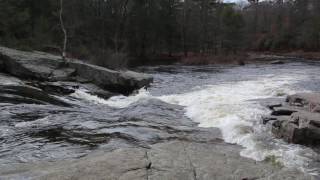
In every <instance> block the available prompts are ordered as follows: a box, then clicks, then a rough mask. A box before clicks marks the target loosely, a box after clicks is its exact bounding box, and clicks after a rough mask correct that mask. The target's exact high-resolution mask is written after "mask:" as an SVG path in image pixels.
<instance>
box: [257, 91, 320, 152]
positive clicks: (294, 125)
mask: <svg viewBox="0 0 320 180" xmlns="http://www.w3.org/2000/svg"><path fill="white" fill-rule="evenodd" d="M269 107H270V105H269ZM319 107H320V93H298V94H294V95H290V96H288V97H287V99H286V104H281V105H279V104H276V105H275V106H274V107H273V108H271V110H272V112H271V116H269V117H263V119H262V120H263V122H264V123H266V124H267V123H271V124H272V132H273V134H274V135H275V136H276V137H278V138H283V139H284V140H286V141H287V142H289V143H296V144H303V145H311V146H314V145H320V113H319V109H320V108H319Z"/></svg>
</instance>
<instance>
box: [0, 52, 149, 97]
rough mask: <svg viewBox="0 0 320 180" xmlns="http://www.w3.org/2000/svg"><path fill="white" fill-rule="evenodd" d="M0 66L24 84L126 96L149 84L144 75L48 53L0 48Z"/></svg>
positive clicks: (3, 70)
mask: <svg viewBox="0 0 320 180" xmlns="http://www.w3.org/2000/svg"><path fill="white" fill-rule="evenodd" d="M0 66H1V67H0V71H2V72H5V73H8V74H10V75H13V76H15V77H18V78H21V79H25V80H37V81H41V82H44V81H45V82H55V81H71V82H87V83H92V84H95V85H97V86H99V87H100V88H102V89H104V90H108V91H111V92H115V93H121V94H126V95H127V94H130V93H132V92H133V91H134V90H136V89H140V88H142V87H146V86H148V85H149V84H150V83H151V82H152V81H153V78H152V77H151V76H150V75H147V74H142V73H136V72H133V71H127V70H126V71H115V70H111V69H107V68H104V67H100V66H96V65H92V64H88V63H85V62H82V61H79V60H76V59H66V60H63V59H62V58H61V57H60V56H55V55H52V54H48V53H43V52H38V51H34V52H24V51H19V50H15V49H10V48H6V47H1V46H0Z"/></svg>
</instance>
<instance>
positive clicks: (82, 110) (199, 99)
mask: <svg viewBox="0 0 320 180" xmlns="http://www.w3.org/2000/svg"><path fill="white" fill-rule="evenodd" d="M138 70H139V71H142V72H146V73H150V74H152V75H153V76H154V79H155V81H154V83H153V84H152V85H151V87H149V88H148V90H144V89H142V90H140V91H139V92H137V93H136V94H135V95H132V96H129V97H125V96H116V97H112V98H111V99H109V100H105V99H101V98H99V97H96V96H93V95H90V94H89V93H88V92H86V90H85V89H80V90H76V92H75V93H74V94H72V95H70V96H65V97H59V98H61V99H63V100H65V101H67V102H69V103H73V104H75V105H76V106H75V107H74V108H62V107H54V106H49V105H48V106H39V105H38V106H36V105H23V104H20V105H11V104H0V108H1V113H0V120H1V121H0V142H1V147H0V168H1V166H9V165H14V164H16V163H25V162H35V161H39V160H47V161H51V160H52V161H54V160H59V159H66V158H78V157H81V156H85V155H87V154H88V153H90V152H92V151H99V150H103V149H104V148H110V146H108V145H106V144H107V143H105V142H104V141H99V138H97V137H96V136H95V133H97V134H98V133H99V132H100V131H101V126H103V119H104V118H106V117H108V119H112V118H114V119H116V118H117V116H118V115H119V114H117V111H116V110H117V109H121V108H125V107H128V106H130V104H132V103H135V102H138V101H139V100H141V99H148V98H156V99H160V100H162V101H165V102H167V103H170V104H177V105H182V106H184V107H185V114H186V116H188V117H189V118H190V119H192V120H193V121H196V122H198V123H199V126H201V127H217V128H219V129H220V130H221V132H222V135H223V139H224V140H225V141H226V142H229V143H235V144H239V145H241V146H243V147H244V148H243V150H242V151H241V155H242V156H245V157H248V158H252V159H255V160H257V161H262V160H264V159H265V158H267V157H270V156H272V157H275V158H276V159H277V161H279V162H281V163H282V164H284V165H285V166H288V167H296V168H299V169H301V170H303V171H305V172H307V173H310V174H318V173H319V172H320V165H319V163H320V158H319V154H318V153H316V152H315V150H314V149H310V148H308V147H305V146H300V145H293V144H287V143H285V142H283V141H282V140H279V139H275V138H274V137H273V136H272V134H271V133H270V129H269V128H270V127H268V126H264V125H262V124H261V116H263V115H266V114H268V113H269V110H268V109H267V108H266V107H264V106H263V103H264V102H265V101H267V99H270V98H273V99H274V98H276V99H282V98H284V97H285V96H286V95H288V94H293V93H296V92H317V91H320V64H318V63H316V62H308V63H305V62H304V63H302V62H298V61H297V62H291V63H286V64H283V65H267V64H260V65H247V66H223V67H222V66H178V65H177V66H175V65H170V66H157V67H141V68H139V69H138ZM0 81H2V82H1V83H19V82H17V80H15V79H9V78H7V79H6V78H2V79H1V78H0ZM264 100H265V101H264ZM66 112H67V113H66ZM93 117H94V118H93ZM58 122H59V123H58ZM61 124H64V125H65V126H64V127H63V128H64V129H68V128H69V129H72V130H73V131H72V133H67V132H68V131H67V132H66V133H65V134H63V135H60V134H59V133H61V131H60V129H59V128H61ZM55 126H56V128H52V127H55ZM46 127H50V129H46ZM77 128H78V129H79V132H81V133H83V131H81V130H83V129H84V128H89V129H91V131H90V133H88V134H86V138H83V136H84V135H83V134H82V135H79V134H77V133H75V132H77V131H75V129H76V130H77ZM30 129H32V130H30ZM34 129H36V131H35V130H34ZM52 137H54V138H52ZM91 141H92V142H91ZM75 142H76V143H75Z"/></svg>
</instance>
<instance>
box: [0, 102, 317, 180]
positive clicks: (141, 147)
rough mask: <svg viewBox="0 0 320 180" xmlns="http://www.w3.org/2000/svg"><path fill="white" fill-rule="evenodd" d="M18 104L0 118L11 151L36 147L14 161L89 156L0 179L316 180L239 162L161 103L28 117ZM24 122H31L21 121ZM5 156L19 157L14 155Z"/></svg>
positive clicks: (20, 169) (233, 149) (213, 136)
mask: <svg viewBox="0 0 320 180" xmlns="http://www.w3.org/2000/svg"><path fill="white" fill-rule="evenodd" d="M17 106H21V105H16V106H6V107H2V106H0V108H1V111H6V112H9V113H8V114H7V115H2V117H1V116H0V118H1V121H0V123H2V125H3V123H5V121H4V120H7V119H10V123H9V124H15V128H18V129H19V131H18V133H19V134H18V135H13V134H10V135H8V136H9V137H8V138H7V146H9V147H10V146H11V144H10V143H12V146H15V148H19V146H16V143H18V144H25V142H28V143H29V144H30V143H31V144H30V146H28V147H24V151H19V153H20V154H18V155H16V156H18V157H21V156H23V157H24V158H28V157H29V156H32V157H34V156H33V155H34V151H36V152H37V155H38V156H39V157H40V158H41V160H43V159H42V158H43V157H46V156H44V155H43V154H41V153H40V152H39V148H40V149H44V150H46V149H48V147H51V146H53V145H55V146H54V150H55V151H57V152H59V154H61V153H62V152H61V150H63V152H70V151H71V152H73V151H74V154H75V153H79V151H80V150H81V149H79V146H80V147H82V148H83V150H82V151H84V152H86V153H88V151H89V150H88V148H86V147H90V150H91V153H90V154H89V155H87V156H85V157H83V156H84V155H83V154H80V155H79V157H78V159H69V160H68V157H63V158H62V159H63V160H60V161H56V162H38V163H28V164H22V165H21V164H20V165H14V166H6V167H3V165H2V166H1V168H0V179H4V180H5V179H46V180H51V179H52V180H54V179H61V180H64V179H65V180H67V179H79V180H81V179H83V180H86V179H106V180H113V179H119V180H120V179H121V180H126V179H127V180H133V179H136V180H141V179H149V180H162V179H179V180H180V179H181V180H206V179H207V180H211V179H217V180H220V179H221V180H229V179H230V180H234V179H240V180H246V179H259V180H267V179H274V180H282V179H288V180H289V179H301V180H313V179H314V178H313V177H310V176H308V175H304V174H303V173H301V172H299V171H297V170H294V169H288V168H285V167H282V166H279V165H274V164H272V163H270V162H267V161H266V162H256V161H254V160H250V159H247V158H244V157H241V156H240V153H239V151H240V149H241V147H239V146H237V145H232V144H228V143H225V142H223V141H222V140H221V135H220V131H219V130H218V129H216V128H200V127H197V123H194V122H193V121H191V120H190V119H188V118H187V117H186V116H185V115H184V110H183V107H181V106H178V105H171V104H167V103H164V102H162V101H160V100H156V99H148V100H147V99H145V100H140V101H139V102H136V103H134V104H132V105H130V106H129V107H126V108H122V109H115V108H110V107H107V106H101V105H99V106H96V107H94V105H92V106H91V108H92V109H91V108H88V107H85V108H82V107H72V108H62V107H54V106H42V105H38V106H33V105H24V109H23V111H22V110H21V108H19V107H17ZM18 110H19V111H18ZM35 112H37V113H35ZM53 112H54V113H53ZM28 114H29V115H35V114H37V117H34V119H32V116H27V115H28ZM16 116H18V117H20V118H15V117H16ZM21 117H24V118H26V121H24V122H21V119H23V118H21ZM2 120H3V121H2ZM15 121H17V122H15ZM8 131H9V132H10V130H8ZM22 134H24V135H23V136H22ZM21 136H22V137H23V138H21ZM46 139H47V140H46ZM42 141H44V142H45V143H44V144H43V143H41V142H42ZM57 144H61V146H57ZM9 147H8V148H9ZM30 148H34V150H33V151H31V150H32V149H30ZM49 149H50V148H49ZM3 150H4V151H9V152H10V151H12V150H8V149H3ZM27 150H28V151H27ZM29 151H31V152H30V154H28V153H27V152H29ZM44 153H47V152H44ZM51 153H53V152H52V151H51ZM62 154H63V153H62ZM70 154H72V153H70ZM6 155H7V156H8V157H7V158H13V159H14V156H13V155H11V154H10V153H7V154H6ZM66 159H67V160H66Z"/></svg>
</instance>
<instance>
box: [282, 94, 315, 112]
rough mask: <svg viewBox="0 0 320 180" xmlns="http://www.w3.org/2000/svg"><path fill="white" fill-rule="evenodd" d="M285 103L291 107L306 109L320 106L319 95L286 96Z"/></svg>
mask: <svg viewBox="0 0 320 180" xmlns="http://www.w3.org/2000/svg"><path fill="white" fill-rule="evenodd" d="M286 101H287V102H288V103H289V104H290V105H291V106H300V107H308V108H311V109H312V108H313V107H315V106H317V105H319V104H320V93H298V94H294V95H290V96H288V97H287V99H286ZM311 109H310V110H311Z"/></svg>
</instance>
